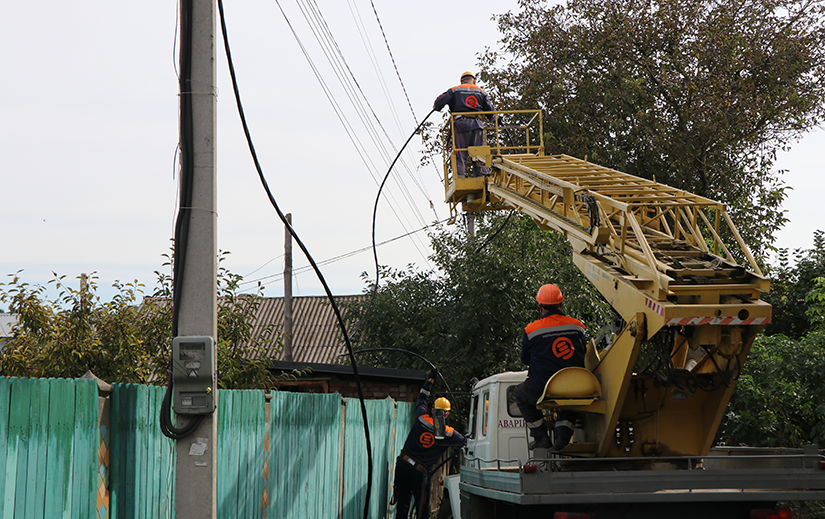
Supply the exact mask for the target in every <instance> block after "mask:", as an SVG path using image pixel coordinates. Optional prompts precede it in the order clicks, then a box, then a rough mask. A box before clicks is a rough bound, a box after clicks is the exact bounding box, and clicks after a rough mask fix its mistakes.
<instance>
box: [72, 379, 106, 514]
mask: <svg viewBox="0 0 825 519" xmlns="http://www.w3.org/2000/svg"><path fill="white" fill-rule="evenodd" d="M73 383H74V402H75V414H74V434H73V439H72V452H73V453H72V492H71V493H70V494H69V498H70V500H71V517H94V515H97V514H96V506H95V505H96V504H97V500H96V492H97V477H96V473H97V449H98V447H99V443H98V437H99V434H98V426H99V424H98V406H97V383H96V382H95V381H93V380H81V379H77V380H74V381H73Z"/></svg>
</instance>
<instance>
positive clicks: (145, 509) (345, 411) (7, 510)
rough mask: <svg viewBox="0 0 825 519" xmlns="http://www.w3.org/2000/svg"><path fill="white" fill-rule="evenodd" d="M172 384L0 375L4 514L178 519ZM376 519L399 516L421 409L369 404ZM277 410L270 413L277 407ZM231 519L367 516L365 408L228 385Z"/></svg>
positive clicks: (223, 513)
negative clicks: (401, 458) (103, 390)
mask: <svg viewBox="0 0 825 519" xmlns="http://www.w3.org/2000/svg"><path fill="white" fill-rule="evenodd" d="M164 390H165V388H162V387H153V386H137V385H131V384H115V385H114V386H113V390H112V393H111V395H110V397H109V398H108V400H107V399H105V398H98V386H97V384H96V383H95V382H94V381H92V380H82V379H77V380H67V379H24V378H0V467H5V469H6V473H5V474H4V475H0V519H6V518H9V519H11V518H26V519H29V518H34V519H40V518H43V519H52V518H56V517H64V518H83V519H86V518H98V519H109V518H112V519H143V518H147V519H148V518H153V519H154V518H158V519H172V518H173V517H174V491H175V489H174V486H175V485H174V481H175V446H174V442H173V441H172V440H169V439H168V438H166V437H165V436H163V434H162V433H161V432H160V428H159V426H158V423H157V420H158V414H159V412H160V404H161V400H162V399H163V394H164ZM365 404H366V407H367V413H368V419H369V424H370V439H371V445H372V456H373V478H372V492H371V499H370V517H372V518H375V519H378V518H382V519H383V518H385V517H387V518H389V517H392V515H391V514H390V513H389V506H388V502H389V498H390V494H391V488H392V483H391V477H392V474H393V468H394V463H395V457H396V456H397V454H398V452H399V451H400V449H401V446H402V445H403V442H404V439H405V437H406V432H407V431H408V430H409V428H410V426H411V424H412V419H413V407H412V404H409V403H398V404H396V402H395V401H393V400H391V399H386V400H370V401H367V402H365ZM267 406H269V408H268V409H267ZM217 442H218V444H217V455H218V461H217V470H216V475H217V506H218V517H219V518H220V519H249V518H263V519H266V518H272V519H293V518H294V519H299V518H300V519H305V518H307V517H312V518H317V519H327V518H329V519H335V518H342V519H357V518H360V517H362V514H363V506H364V498H365V496H366V483H367V477H366V475H367V459H366V449H365V446H366V444H365V441H364V430H363V423H362V417H361V409H360V403H359V402H358V400H355V399H342V398H341V396H340V395H337V394H302V393H280V392H276V393H274V394H273V396H272V399H271V402H270V403H269V404H267V403H266V395H265V393H264V392H262V391H227V390H222V391H220V393H219V397H218V438H217Z"/></svg>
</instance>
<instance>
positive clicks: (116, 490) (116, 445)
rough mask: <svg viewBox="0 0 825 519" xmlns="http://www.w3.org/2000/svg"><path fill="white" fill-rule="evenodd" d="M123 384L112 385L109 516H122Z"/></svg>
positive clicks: (123, 453) (113, 518)
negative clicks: (120, 503) (120, 505)
mask: <svg viewBox="0 0 825 519" xmlns="http://www.w3.org/2000/svg"><path fill="white" fill-rule="evenodd" d="M124 392H125V389H124V386H123V384H113V385H112V395H111V396H110V397H109V406H110V407H109V518H110V519H116V518H119V517H122V516H121V515H120V514H119V513H118V512H119V509H120V507H119V501H120V488H121V484H120V482H121V481H122V480H123V477H121V472H122V471H123V470H124V463H125V458H124V455H125V450H124V445H123V441H122V440H121V431H123V423H124V421H125V420H124V416H123V411H122V407H123V400H124V399H123V393H124Z"/></svg>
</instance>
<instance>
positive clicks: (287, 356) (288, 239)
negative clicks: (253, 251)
mask: <svg viewBox="0 0 825 519" xmlns="http://www.w3.org/2000/svg"><path fill="white" fill-rule="evenodd" d="M286 223H287V226H286V227H284V232H285V236H284V360H285V361H286V362H292V234H291V233H290V232H289V226H291V225H292V213H287V215H286Z"/></svg>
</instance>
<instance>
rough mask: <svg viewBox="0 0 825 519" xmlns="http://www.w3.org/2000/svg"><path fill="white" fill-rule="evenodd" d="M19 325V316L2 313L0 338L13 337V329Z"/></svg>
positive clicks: (0, 315)
mask: <svg viewBox="0 0 825 519" xmlns="http://www.w3.org/2000/svg"><path fill="white" fill-rule="evenodd" d="M15 324H17V316H16V315H15V314H6V313H0V338H3V337H11V336H12V328H14V325H15Z"/></svg>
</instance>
